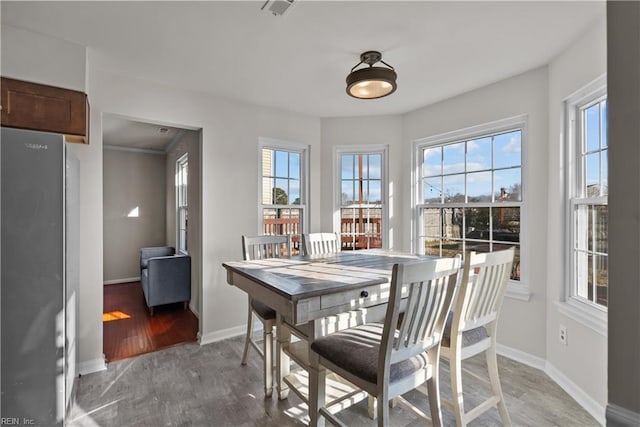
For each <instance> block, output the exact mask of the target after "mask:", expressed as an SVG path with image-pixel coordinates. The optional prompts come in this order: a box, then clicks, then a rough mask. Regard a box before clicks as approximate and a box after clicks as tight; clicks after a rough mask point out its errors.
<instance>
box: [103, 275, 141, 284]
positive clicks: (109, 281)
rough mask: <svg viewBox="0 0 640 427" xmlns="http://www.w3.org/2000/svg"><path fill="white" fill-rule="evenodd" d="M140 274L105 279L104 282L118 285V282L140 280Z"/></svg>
mask: <svg viewBox="0 0 640 427" xmlns="http://www.w3.org/2000/svg"><path fill="white" fill-rule="evenodd" d="M139 281H140V276H138V277H125V278H124V279H113V280H105V281H104V282H102V284H103V285H116V284H118V283H129V282H139Z"/></svg>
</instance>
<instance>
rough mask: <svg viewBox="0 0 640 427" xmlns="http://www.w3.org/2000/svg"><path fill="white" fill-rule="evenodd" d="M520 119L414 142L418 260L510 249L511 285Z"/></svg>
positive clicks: (519, 191)
mask: <svg viewBox="0 0 640 427" xmlns="http://www.w3.org/2000/svg"><path fill="white" fill-rule="evenodd" d="M525 139H526V117H525V116H521V117H516V118H513V119H506V120H501V121H498V122H494V123H489V124H486V125H481V126H476V127H474V128H469V129H463V130H460V131H455V132H451V133H448V134H444V135H437V136H434V137H430V138H425V139H422V140H419V141H416V143H415V151H414V157H415V176H416V178H417V179H416V180H415V196H414V197H415V218H416V221H415V230H416V234H415V242H416V251H417V252H418V253H421V254H425V255H434V256H455V255H456V254H461V255H462V256H463V257H464V256H465V253H467V252H469V251H475V252H491V251H496V250H502V249H508V248H511V247H513V248H515V251H516V252H515V259H514V263H513V268H512V271H511V280H512V281H515V282H519V281H520V280H521V267H522V266H521V247H522V239H521V230H522V229H523V226H522V222H523V221H522V219H523V218H522V217H523V215H522V213H523V206H524V196H523V186H522V176H523V173H522V169H523V161H522V148H523V146H524V144H525V143H526V142H525Z"/></svg>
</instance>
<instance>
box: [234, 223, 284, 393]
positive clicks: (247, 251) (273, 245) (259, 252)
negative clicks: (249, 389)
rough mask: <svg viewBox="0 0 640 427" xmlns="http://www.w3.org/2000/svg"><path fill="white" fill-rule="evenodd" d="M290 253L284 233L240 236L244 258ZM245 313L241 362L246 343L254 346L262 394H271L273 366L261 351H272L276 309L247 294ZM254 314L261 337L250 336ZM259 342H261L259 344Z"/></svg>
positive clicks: (269, 352)
mask: <svg viewBox="0 0 640 427" xmlns="http://www.w3.org/2000/svg"><path fill="white" fill-rule="evenodd" d="M290 254H291V238H290V236H288V235H284V236H251V237H249V236H242V255H243V257H244V259H245V260H256V259H265V258H282V257H285V256H287V257H288V256H290ZM248 307H249V308H248V316H247V335H246V338H245V342H244V351H243V352H242V364H243V365H246V364H247V358H248V354H249V347H250V346H251V347H253V348H255V350H256V351H257V352H258V354H259V355H260V356H261V357H262V360H263V362H264V363H263V365H264V374H263V375H264V394H265V396H266V397H271V394H272V391H273V366H267V364H268V362H267V358H266V357H265V354H273V327H274V326H275V324H276V312H275V310H274V309H272V308H271V307H269V306H268V305H266V304H264V303H262V302H260V301H258V300H256V299H255V298H252V297H251V296H250V295H249V303H248ZM254 317H257V318H258V319H259V320H260V321H261V322H262V330H263V332H262V339H261V340H259V341H257V340H254V338H253V323H254ZM260 344H262V346H260Z"/></svg>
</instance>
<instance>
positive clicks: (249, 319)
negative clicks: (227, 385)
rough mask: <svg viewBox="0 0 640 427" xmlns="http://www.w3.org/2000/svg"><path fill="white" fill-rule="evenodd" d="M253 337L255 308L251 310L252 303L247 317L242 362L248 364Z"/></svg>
mask: <svg viewBox="0 0 640 427" xmlns="http://www.w3.org/2000/svg"><path fill="white" fill-rule="evenodd" d="M252 337H253V310H251V304H249V315H248V317H247V337H246V338H245V340H244V351H243V352H242V362H241V363H242V364H243V365H246V364H247V356H248V355H249V346H250V345H251V338H252Z"/></svg>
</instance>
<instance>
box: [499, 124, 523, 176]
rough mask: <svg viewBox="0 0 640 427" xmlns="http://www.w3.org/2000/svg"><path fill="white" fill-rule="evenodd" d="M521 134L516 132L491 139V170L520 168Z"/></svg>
mask: <svg viewBox="0 0 640 427" xmlns="http://www.w3.org/2000/svg"><path fill="white" fill-rule="evenodd" d="M521 137H522V132H521V131H519V130H517V131H513V132H509V133H503V134H501V135H496V136H494V137H493V168H494V169H498V168H506V167H510V166H520V165H521V164H522V160H521V154H520V151H521V144H522V141H521Z"/></svg>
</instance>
